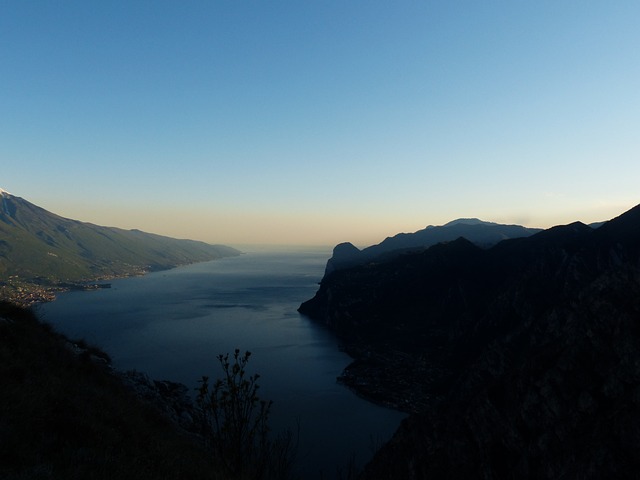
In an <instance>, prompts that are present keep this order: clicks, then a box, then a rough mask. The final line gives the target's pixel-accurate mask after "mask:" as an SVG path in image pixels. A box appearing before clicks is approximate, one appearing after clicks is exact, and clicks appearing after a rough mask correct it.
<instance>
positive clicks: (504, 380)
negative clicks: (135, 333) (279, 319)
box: [301, 206, 640, 479]
mask: <svg viewBox="0 0 640 480" xmlns="http://www.w3.org/2000/svg"><path fill="white" fill-rule="evenodd" d="M301 311H302V312H303V313H305V314H307V315H309V316H311V317H312V318H315V319H317V320H318V321H321V322H323V323H325V324H327V325H328V326H330V327H331V328H333V329H334V330H335V331H336V332H338V333H339V334H340V335H342V337H343V339H344V341H345V343H346V344H347V347H346V348H347V351H348V352H349V353H351V354H352V355H353V356H354V363H353V364H352V365H351V366H350V367H349V368H348V369H347V370H346V371H345V374H344V376H343V381H344V382H345V383H347V384H348V385H349V386H351V387H352V388H354V389H355V390H356V391H358V392H359V393H360V394H362V395H365V396H367V397H368V398H372V399H373V400H375V401H378V402H379V403H383V404H389V405H393V406H395V407H397V408H401V409H403V410H405V411H408V412H412V413H413V414H412V415H411V416H410V417H409V418H408V419H407V420H406V421H405V422H404V423H403V424H402V426H401V427H400V429H399V430H398V432H397V433H396V435H395V436H394V438H393V439H392V440H391V441H390V442H389V443H388V444H387V445H386V446H384V447H383V448H382V450H381V451H380V452H379V453H378V454H377V455H376V456H375V457H374V460H373V461H372V463H371V464H370V465H369V466H368V467H367V468H366V469H365V472H364V473H363V475H362V478H365V479H383V478H385V479H386V478H407V479H411V478H415V479H418V478H465V479H467V478H487V479H489V478H491V479H496V478H634V475H636V472H637V471H640V459H639V458H638V457H637V455H635V453H634V452H635V451H637V449H638V447H640V420H638V418H637V417H638V416H637V411H638V407H639V406H640V206H638V207H636V208H634V209H632V210H630V211H629V212H627V213H625V214H623V215H621V216H620V217H618V218H616V219H613V220H611V221H609V222H607V223H606V224H605V225H603V226H602V227H600V228H598V229H597V230H594V229H592V228H590V227H588V226H586V225H583V224H581V223H575V224H571V225H566V226H561V227H555V228H552V229H549V230H546V231H544V232H541V233H539V234H536V235H533V236H531V237H528V238H521V239H516V240H508V241H505V242H501V243H500V244H498V245H496V246H494V247H492V248H490V249H480V248H478V247H477V246H475V245H473V244H471V243H470V242H468V241H466V240H464V239H458V240H456V241H454V242H449V243H447V244H440V245H437V246H434V247H432V248H430V249H428V250H426V251H424V252H421V253H417V254H411V255H404V256H401V257H398V258H395V259H392V260H390V261H388V262H384V263H380V264H376V265H372V264H370V265H366V266H358V267H354V268H350V269H346V270H344V271H337V272H334V273H332V274H331V275H330V276H329V277H327V278H325V279H324V280H323V282H322V283H321V286H320V289H319V291H318V293H317V294H316V296H315V297H314V299H312V300H310V301H309V302H306V303H305V304H303V305H302V306H301Z"/></svg>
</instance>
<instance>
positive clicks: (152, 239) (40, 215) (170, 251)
mask: <svg viewBox="0 0 640 480" xmlns="http://www.w3.org/2000/svg"><path fill="white" fill-rule="evenodd" d="M0 200H1V201H2V205H1V208H0V298H5V299H11V300H20V299H21V298H22V299H25V297H28V298H26V299H27V300H28V299H29V298H31V297H32V296H33V295H35V296H36V297H40V296H42V295H45V296H46V293H45V292H43V291H42V290H41V289H51V288H54V289H55V288H62V287H68V286H70V285H79V284H82V283H84V282H91V281H96V280H104V279H108V278H113V277H120V276H127V275H134V274H140V273H143V272H147V271H153V270H162V269H167V268H172V267H175V266H178V265H185V264H189V263H195V262H203V261H209V260H215V259H218V258H222V257H228V256H233V255H238V254H239V253H240V252H239V251H237V250H235V249H233V248H231V247H227V246H224V245H210V244H207V243H204V242H196V241H193V240H178V239H174V238H169V237H164V236H161V235H154V234H149V233H145V232H141V231H139V230H123V229H119V228H110V227H101V226H97V225H93V224H90V223H84V222H79V221H76V220H71V219H67V218H63V217H60V216H58V215H55V214H53V213H51V212H48V211H46V210H44V209H42V208H40V207H38V206H36V205H34V204H32V203H30V202H28V201H26V200H24V199H22V198H20V197H15V196H13V195H10V194H7V193H6V192H2V193H1V194H0ZM23 303H29V302H28V301H26V302H23Z"/></svg>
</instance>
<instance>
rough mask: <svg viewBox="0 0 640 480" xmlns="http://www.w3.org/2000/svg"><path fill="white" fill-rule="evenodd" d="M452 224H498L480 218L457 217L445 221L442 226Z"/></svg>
mask: <svg viewBox="0 0 640 480" xmlns="http://www.w3.org/2000/svg"><path fill="white" fill-rule="evenodd" d="M452 225H498V224H497V223H494V222H485V221H484V220H480V219H479V218H457V219H456V220H451V221H450V222H449V223H445V224H444V225H443V227H450V226H452Z"/></svg>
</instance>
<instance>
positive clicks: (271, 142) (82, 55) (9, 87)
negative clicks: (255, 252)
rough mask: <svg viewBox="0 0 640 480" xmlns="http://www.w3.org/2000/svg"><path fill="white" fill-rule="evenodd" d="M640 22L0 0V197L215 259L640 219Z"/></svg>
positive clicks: (299, 6) (621, 9)
mask: <svg viewBox="0 0 640 480" xmlns="http://www.w3.org/2000/svg"><path fill="white" fill-rule="evenodd" d="M638 25H640V2H638V1H637V0H632V1H626V0H617V1H615V2H611V1H597V0H593V1H591V0H590V1H584V0H581V1H564V0H551V1H547V0H535V1H533V0H531V1H515V0H513V1H497V0H486V1H477V0H469V1H463V0H460V1H456V0H453V1H452V0H441V1H435V0H433V1H431V0H423V1H402V0H401V1H398V2H388V1H377V0H367V1H357V0H354V1H348V0H346V1H345V0H315V1H305V0H295V1H294V0H292V1H279V0H273V1H269V0H255V1H242V0H233V1H232V0H224V1H214V0H209V1H177V0H176V1H162V0H153V1H135V0H127V1H118V0H110V1H108V2H100V1H86V0H81V1H64V0H58V1H50V0H47V1H38V0H29V1H22V0H19V1H13V0H0V187H2V188H4V189H5V190H8V191H9V192H11V193H13V194H14V195H17V196H20V197H23V198H25V199H27V200H29V201H31V202H33V203H36V204H38V205H39V206H41V207H43V208H46V209H47V210H49V211H52V212H54V213H57V214H59V215H62V216H65V217H69V218H74V219H78V220H82V221H87V222H91V223H96V224H99V225H107V226H116V227H121V228H139V229H141V230H145V231H149V232H153V233H159V234H163V235H170V236H175V237H179V238H193V239H197V240H203V241H207V242H211V243H224V244H228V245H239V244H252V243H255V244H299V245H335V244H337V243H339V242H343V241H351V242H352V243H354V244H356V245H358V246H367V245H371V244H374V243H378V242H380V241H381V240H383V239H384V238H385V237H387V236H391V235H394V234H396V233H399V232H413V231H416V230H419V229H422V228H424V227H426V226H427V225H441V224H444V223H446V222H448V221H450V220H452V219H455V218H459V217H478V218H481V219H483V220H487V221H494V222H500V223H517V224H521V225H525V226H530V227H543V228H546V227H550V226H552V225H557V224H566V223H570V222H573V221H576V220H580V221H583V222H585V223H589V222H595V221H601V220H606V219H609V218H612V217H615V216H617V215H619V214H621V213H623V212H624V211H625V210H628V209H629V208H631V207H633V206H635V205H636V204H638V203H640V188H639V185H640V183H639V179H640V133H639V132H640V87H639V86H640V29H639V28H637V26H638Z"/></svg>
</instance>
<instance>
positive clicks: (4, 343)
mask: <svg viewBox="0 0 640 480" xmlns="http://www.w3.org/2000/svg"><path fill="white" fill-rule="evenodd" d="M0 385H2V390H1V395H0V478H3V479H7V480H10V479H25V478H30V479H31V478H43V479H113V478H118V479H121V478H136V479H147V478H148V479H154V480H157V479H174V478H175V479H182V478H189V479H205V478H209V479H211V478H217V477H216V475H215V471H214V468H213V466H212V464H211V462H210V460H209V459H208V457H207V455H206V454H205V452H204V451H203V450H202V449H200V448H199V447H198V446H196V445H195V444H193V443H192V442H191V441H190V440H188V439H186V438H183V437H182V436H181V435H180V434H178V433H177V432H176V431H175V429H174V428H173V427H172V426H171V425H170V424H169V423H168V421H166V420H165V419H164V418H163V417H161V416H160V415H159V414H157V413H156V412H155V411H154V410H152V409H151V408H150V407H148V406H145V405H143V404H141V403H140V402H138V401H137V400H136V399H135V398H134V397H133V396H132V395H131V394H130V393H129V392H128V391H127V390H126V389H125V388H124V387H123V386H122V385H121V384H120V383H119V382H118V381H117V380H116V379H115V378H114V377H113V376H112V375H110V374H109V373H108V372H107V371H106V370H105V369H104V367H99V366H97V365H95V364H93V363H91V362H90V361H89V360H82V359H81V358H78V357H76V356H74V355H73V354H72V353H71V352H70V351H69V350H68V349H67V348H66V347H65V341H64V338H63V337H62V336H60V335H58V334H56V333H54V332H53V331H52V330H51V329H50V328H49V327H48V326H46V325H43V324H41V323H39V322H38V320H37V319H36V318H35V317H34V316H33V315H32V314H31V313H30V312H29V311H27V310H20V309H16V307H13V306H10V305H8V304H6V303H0Z"/></svg>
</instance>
